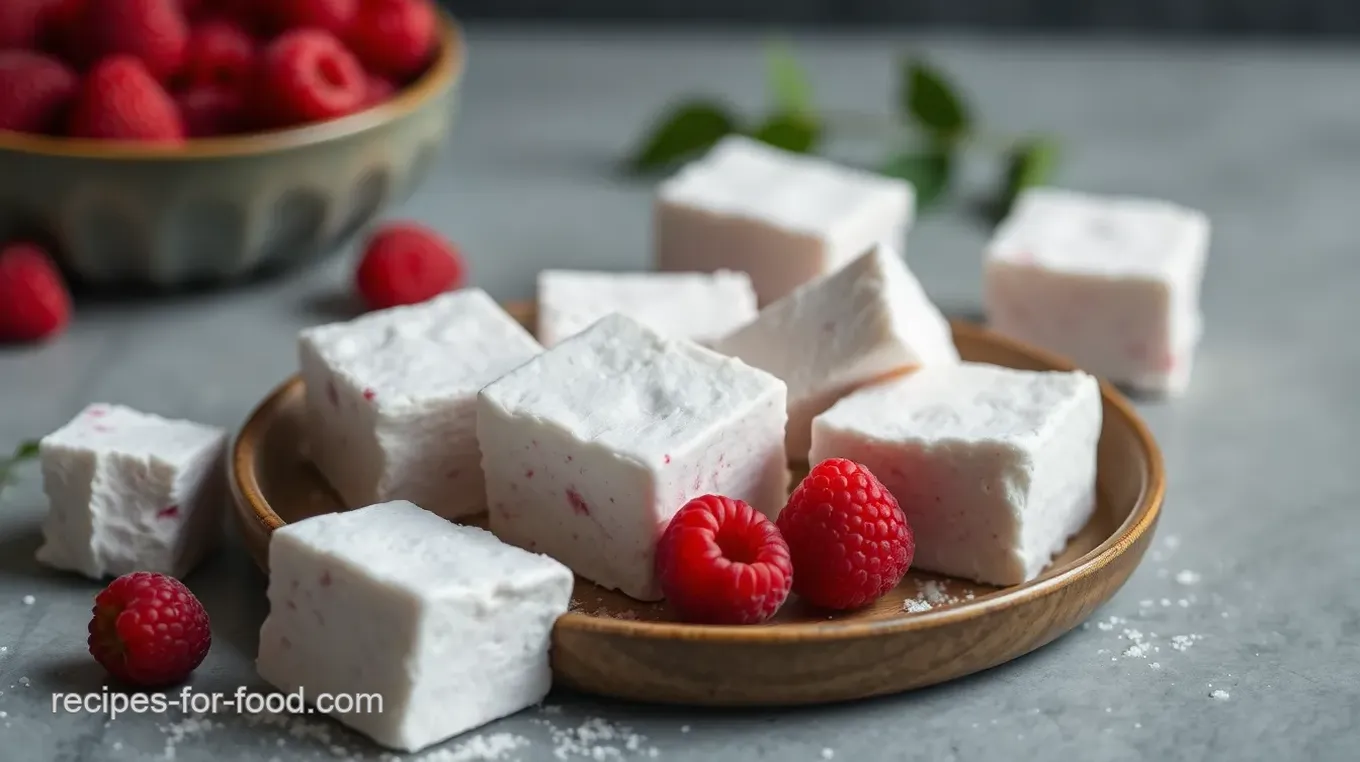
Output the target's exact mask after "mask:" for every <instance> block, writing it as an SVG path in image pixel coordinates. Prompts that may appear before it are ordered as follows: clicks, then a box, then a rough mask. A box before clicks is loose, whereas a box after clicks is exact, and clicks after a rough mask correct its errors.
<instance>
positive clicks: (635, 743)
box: [534, 717, 659, 762]
mask: <svg viewBox="0 0 1360 762" xmlns="http://www.w3.org/2000/svg"><path fill="white" fill-rule="evenodd" d="M534 721H535V722H536V723H538V724H541V725H543V726H544V727H546V728H547V729H548V734H549V737H550V740H551V742H552V745H553V757H555V758H556V759H562V760H568V759H573V758H578V759H579V758H584V759H592V760H595V762H607V761H608V760H616V759H617V760H622V759H625V758H637V757H656V756H658V755H659V751H658V750H657V749H656V747H654V746H648V745H647V737H646V736H644V735H641V734H639V733H634V732H633V730H632V729H631V728H629V727H627V726H626V725H617V724H614V723H611V722H610V721H608V720H606V719H604V718H601V717H590V718H587V719H585V720H583V721H582V722H581V724H580V725H578V726H576V727H574V728H561V727H558V726H557V725H554V724H553V723H552V722H550V721H548V720H544V719H536V720H534Z"/></svg>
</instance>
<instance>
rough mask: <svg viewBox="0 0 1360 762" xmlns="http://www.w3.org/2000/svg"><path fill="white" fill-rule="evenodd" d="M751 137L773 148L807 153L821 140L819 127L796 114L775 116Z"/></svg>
mask: <svg viewBox="0 0 1360 762" xmlns="http://www.w3.org/2000/svg"><path fill="white" fill-rule="evenodd" d="M751 137H753V138H755V139H756V140H759V141H761V142H762V143H768V144H769V145H772V146H774V147H775V148H782V149H784V150H785V151H792V152H794V153H809V152H810V151H812V149H814V148H816V147H817V144H818V143H819V142H820V141H821V138H822V128H821V125H819V124H817V122H816V121H814V120H812V119H810V118H808V117H805V116H799V115H797V114H775V115H774V116H772V117H770V118H769V119H767V120H765V122H764V123H763V124H761V125H760V126H759V127H757V128H756V129H755V131H754V132H752V133H751Z"/></svg>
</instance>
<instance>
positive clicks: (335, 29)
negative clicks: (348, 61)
mask: <svg viewBox="0 0 1360 762" xmlns="http://www.w3.org/2000/svg"><path fill="white" fill-rule="evenodd" d="M358 11H359V1H358V0H274V4H273V7H272V8H271V9H270V13H271V14H272V16H273V22H274V25H275V28H277V29H279V30H281V31H286V30H289V29H302V28H311V29H325V30H326V31H327V32H330V33H331V34H334V35H336V36H343V35H344V34H345V33H346V32H348V31H349V25H350V24H351V23H352V22H353V21H354V16H355V14H356V13H357V12H358Z"/></svg>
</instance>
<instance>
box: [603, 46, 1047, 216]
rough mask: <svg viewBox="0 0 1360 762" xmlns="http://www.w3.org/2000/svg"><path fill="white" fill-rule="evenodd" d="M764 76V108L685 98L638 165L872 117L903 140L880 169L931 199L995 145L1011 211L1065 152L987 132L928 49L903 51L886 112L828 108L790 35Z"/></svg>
mask: <svg viewBox="0 0 1360 762" xmlns="http://www.w3.org/2000/svg"><path fill="white" fill-rule="evenodd" d="M765 79H766V88H767V90H768V92H769V103H768V104H767V108H766V112H765V113H764V114H761V115H759V116H758V117H754V118H753V117H750V116H747V115H742V114H740V113H738V112H737V111H735V110H733V109H731V108H730V107H728V106H726V105H724V104H722V103H720V102H718V101H716V100H714V99H712V98H692V99H689V100H685V101H682V102H681V103H680V104H678V105H676V106H674V107H672V108H671V109H670V110H669V111H668V112H667V113H666V114H665V115H664V116H663V117H662V118H661V119H658V120H657V122H656V123H655V124H654V125H653V126H652V128H651V130H650V131H649V132H648V134H647V137H646V138H644V139H643V140H642V141H641V144H640V147H639V148H638V149H637V150H636V151H634V153H633V155H632V156H631V157H630V159H629V162H628V165H629V168H630V169H631V170H632V171H633V172H635V173H652V172H656V171H661V170H666V169H669V168H671V167H673V166H675V165H677V164H680V163H682V162H684V161H688V160H690V159H692V158H694V157H696V156H698V155H700V154H702V153H704V152H705V151H707V150H708V149H709V148H712V146H713V145H714V144H716V143H717V142H718V141H720V140H722V139H723V138H724V137H726V136H728V135H733V134H741V135H748V136H750V137H752V138H754V139H756V140H760V141H763V142H765V143H768V144H770V145H772V146H775V147H777V148H782V149H784V150H786V151H791V152H794V153H803V154H811V153H816V152H819V151H820V150H822V148H823V147H824V146H826V145H827V144H828V143H829V142H830V141H831V140H832V139H833V138H834V137H835V136H836V133H837V131H838V125H839V127H840V128H845V130H846V131H847V132H854V133H856V134H862V133H863V127H864V125H865V123H866V121H868V122H872V123H873V125H874V126H875V133H882V134H883V136H884V137H885V138H886V139H888V141H889V142H890V143H891V144H892V145H894V146H897V148H895V149H894V150H892V151H890V152H889V153H888V155H887V157H886V158H885V159H884V160H883V161H882V162H881V163H880V164H879V165H877V166H875V167H873V169H874V170H876V171H878V172H880V173H882V174H885V175H888V176H890V177H897V178H901V179H904V180H907V181H909V182H911V183H912V185H914V186H915V188H916V200H917V205H918V206H919V207H920V208H922V209H926V208H929V207H931V206H934V205H936V204H937V203H939V202H940V201H941V200H943V199H945V198H947V197H948V196H949V194H950V192H951V190H953V188H954V186H955V185H956V181H955V180H956V178H955V175H956V174H957V171H958V167H959V166H960V165H961V164H962V157H963V156H964V155H965V154H966V153H968V152H970V151H991V152H992V153H993V154H994V156H993V158H994V159H995V160H996V162H997V164H998V165H999V166H998V172H997V181H996V187H995V189H994V190H993V191H992V192H991V193H989V194H985V197H986V199H987V202H986V208H988V209H990V210H991V212H992V214H993V215H996V214H1001V215H1004V214H1005V213H1006V212H1008V211H1009V210H1010V208H1011V206H1012V205H1013V204H1014V201H1015V198H1016V196H1017V195H1019V194H1020V193H1021V192H1023V191H1024V190H1025V189H1026V188H1030V187H1034V186H1036V185H1044V184H1047V183H1049V182H1051V179H1052V177H1053V175H1054V173H1055V172H1056V168H1057V164H1058V160H1059V157H1060V152H1059V150H1058V143H1057V141H1056V139H1055V138H1053V137H1029V138H1022V139H1006V138H998V137H996V136H995V135H992V134H990V133H988V135H987V136H986V137H985V139H984V136H983V131H982V130H981V129H979V125H978V120H977V114H976V111H975V110H974V108H973V106H972V105H971V104H970V103H969V102H968V100H967V99H966V98H965V97H964V96H963V94H962V93H961V92H960V90H959V88H958V87H956V86H955V84H954V83H953V81H952V79H951V77H950V76H949V75H948V74H946V73H945V72H944V71H943V70H941V69H939V68H938V67H937V66H935V64H933V63H932V62H930V61H928V60H927V59H925V58H921V57H907V58H904V59H903V60H902V62H901V64H900V67H899V73H898V86H897V90H896V104H895V105H896V108H895V109H894V112H893V114H892V116H891V118H890V119H888V120H886V121H884V120H882V119H878V118H875V117H872V116H871V117H869V119H868V120H866V119H864V118H857V116H859V117H862V116H864V115H853V114H834V113H822V112H819V110H818V108H817V105H816V99H815V93H814V91H813V87H812V83H811V78H810V77H809V76H808V73H807V71H806V70H805V69H804V68H803V66H802V65H801V64H800V63H799V62H798V60H797V58H796V57H795V56H794V54H793V51H792V49H791V48H790V47H789V46H788V45H787V44H786V43H783V42H777V43H773V44H771V45H769V46H768V47H767V48H766V51H765ZM852 127H853V128H854V129H850V128H852ZM997 146H1000V148H999V150H998V148H997Z"/></svg>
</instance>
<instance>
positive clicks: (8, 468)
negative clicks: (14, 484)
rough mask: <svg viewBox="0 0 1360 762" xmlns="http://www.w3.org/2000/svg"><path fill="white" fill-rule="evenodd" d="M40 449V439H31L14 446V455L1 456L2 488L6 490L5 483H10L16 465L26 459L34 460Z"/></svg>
mask: <svg viewBox="0 0 1360 762" xmlns="http://www.w3.org/2000/svg"><path fill="white" fill-rule="evenodd" d="M38 450H39V443H38V441H37V440H35V439H30V440H28V441H25V442H20V443H19V446H18V447H16V448H14V454H13V455H11V456H9V457H8V458H0V490H4V488H5V485H6V484H8V483H9V481H10V478H11V477H12V476H13V474H14V468H15V466H18V465H19V464H20V463H23V462H24V461H26V460H33V459H34V458H36V457H38Z"/></svg>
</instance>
